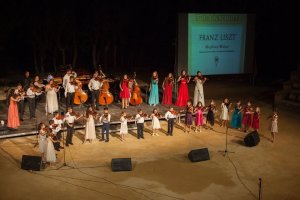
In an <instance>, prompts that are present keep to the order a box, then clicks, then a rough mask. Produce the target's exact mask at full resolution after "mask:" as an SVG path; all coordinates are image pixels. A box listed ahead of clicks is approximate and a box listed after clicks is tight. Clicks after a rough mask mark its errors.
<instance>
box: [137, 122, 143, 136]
mask: <svg viewBox="0 0 300 200" xmlns="http://www.w3.org/2000/svg"><path fill="white" fill-rule="evenodd" d="M136 126H137V137H138V138H143V137H144V123H137V124H136Z"/></svg>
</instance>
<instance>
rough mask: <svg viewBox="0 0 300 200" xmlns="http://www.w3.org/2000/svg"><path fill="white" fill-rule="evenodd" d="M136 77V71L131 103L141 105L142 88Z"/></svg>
mask: <svg viewBox="0 0 300 200" xmlns="http://www.w3.org/2000/svg"><path fill="white" fill-rule="evenodd" d="M135 77H136V73H135V72H134V74H133V83H134V86H133V88H132V91H131V98H130V104H131V105H134V106H135V105H140V104H141V103H143V98H142V97H141V89H140V87H139V85H138V84H137V82H136V80H135Z"/></svg>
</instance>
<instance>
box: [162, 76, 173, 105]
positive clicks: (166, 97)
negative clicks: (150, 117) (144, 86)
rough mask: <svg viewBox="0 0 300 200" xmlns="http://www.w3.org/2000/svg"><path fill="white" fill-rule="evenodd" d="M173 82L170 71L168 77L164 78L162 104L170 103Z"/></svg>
mask: <svg viewBox="0 0 300 200" xmlns="http://www.w3.org/2000/svg"><path fill="white" fill-rule="evenodd" d="M173 84H174V77H173V74H172V73H169V75H168V77H166V78H165V80H164V82H163V84H162V88H163V99H162V105H172V90H173Z"/></svg>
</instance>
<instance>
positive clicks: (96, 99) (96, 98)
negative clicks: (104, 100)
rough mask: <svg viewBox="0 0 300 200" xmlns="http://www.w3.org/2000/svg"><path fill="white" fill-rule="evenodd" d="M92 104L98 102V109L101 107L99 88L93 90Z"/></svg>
mask: <svg viewBox="0 0 300 200" xmlns="http://www.w3.org/2000/svg"><path fill="white" fill-rule="evenodd" d="M91 92H92V103H91V104H92V105H95V104H96V109H99V94H100V92H99V90H92V91H91Z"/></svg>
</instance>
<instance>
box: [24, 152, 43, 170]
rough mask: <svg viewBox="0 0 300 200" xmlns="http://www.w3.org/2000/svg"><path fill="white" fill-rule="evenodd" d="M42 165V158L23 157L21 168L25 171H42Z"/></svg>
mask: <svg viewBox="0 0 300 200" xmlns="http://www.w3.org/2000/svg"><path fill="white" fill-rule="evenodd" d="M41 164H42V157H41V156H29V155H23V156H22V163H21V168H22V169H25V170H32V171H40V170H41Z"/></svg>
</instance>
